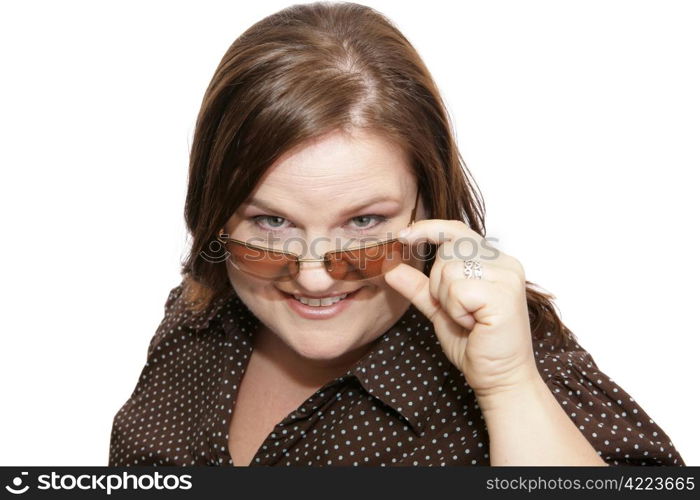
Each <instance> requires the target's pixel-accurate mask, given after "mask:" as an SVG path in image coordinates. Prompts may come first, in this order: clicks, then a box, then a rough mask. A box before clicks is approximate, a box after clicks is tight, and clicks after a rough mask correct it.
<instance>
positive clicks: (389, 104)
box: [181, 2, 575, 346]
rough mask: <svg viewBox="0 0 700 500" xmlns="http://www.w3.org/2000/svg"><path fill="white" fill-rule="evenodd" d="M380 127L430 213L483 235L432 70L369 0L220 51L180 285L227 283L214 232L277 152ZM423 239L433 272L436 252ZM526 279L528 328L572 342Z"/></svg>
mask: <svg viewBox="0 0 700 500" xmlns="http://www.w3.org/2000/svg"><path fill="white" fill-rule="evenodd" d="M355 128H363V129H366V130H371V131H372V132H375V133H378V134H382V135H383V136H384V137H385V138H387V139H389V140H391V141H394V142H395V143H396V144H398V145H399V146H400V147H402V148H403V149H404V151H406V152H407V153H408V154H409V158H411V159H412V163H411V167H412V169H413V172H414V174H415V178H416V181H417V183H418V189H419V190H420V193H421V198H422V200H423V204H424V206H425V207H426V209H427V211H428V213H429V214H430V218H434V219H448V220H452V219H457V220H462V221H464V222H466V223H467V224H468V225H469V227H471V228H472V229H473V230H474V231H476V232H477V233H479V234H480V235H481V236H484V235H485V223H484V219H485V213H484V205H483V200H482V198H481V193H480V191H479V190H478V187H477V185H476V183H475V182H474V180H473V179H472V176H471V174H470V172H469V170H468V169H467V167H466V165H465V162H464V160H463V159H462V157H461V155H460V153H459V151H458V149H457V145H456V143H455V139H454V134H453V129H452V124H451V121H450V119H449V117H448V113H447V110H446V106H445V104H444V102H443V100H442V97H441V96H440V93H439V91H438V89H437V87H436V85H435V82H433V79H432V76H431V74H430V72H429V71H428V69H427V67H426V66H425V64H424V63H423V61H422V60H421V58H420V56H419V55H418V53H417V52H416V50H415V49H414V47H413V46H412V45H411V43H410V42H409V41H408V40H407V39H406V38H405V37H404V36H403V35H402V34H401V33H400V32H399V30H398V29H397V28H396V27H395V26H394V25H393V23H392V22H391V21H390V20H389V19H387V18H386V17H384V16H383V15H382V14H380V13H379V12H377V11H375V10H373V9H372V8H370V7H367V6H364V5H359V4H355V3H349V2H317V3H311V4H298V5H292V6H290V7H288V8H285V9H283V10H281V11H279V12H277V13H275V14H272V15H270V16H268V17H266V18H264V19H262V20H261V21H259V22H257V23H256V24H254V25H253V26H251V27H250V28H249V29H248V30H246V31H245V32H244V33H243V34H242V35H241V36H240V37H239V38H238V39H236V40H235V41H234V42H233V44H232V45H231V46H230V47H229V49H228V50H227V51H226V53H225V54H224V57H223V58H222V60H221V62H220V63H219V66H218V67H217V68H216V71H215V73H214V76H213V78H212V80H211V82H210V84H209V86H208V88H207V90H206V92H205V94H204V98H203V100H202V106H201V109H200V112H199V115H198V117H197V123H196V127H195V131H194V138H193V142H192V147H191V153H190V165H189V180H188V188H187V198H186V202H185V221H186V224H187V227H188V230H189V232H190V234H191V237H192V238H191V240H192V245H191V249H190V251H189V254H188V255H187V256H186V258H185V260H184V261H183V263H182V270H181V274H182V276H183V282H184V285H185V286H184V293H185V296H186V298H187V300H188V301H189V302H190V304H191V307H192V309H193V310H202V309H203V308H205V307H207V306H208V305H209V304H211V303H212V301H214V300H218V299H220V298H223V297H224V296H226V295H227V294H228V293H230V292H231V291H232V287H231V284H230V281H229V279H228V275H227V273H226V269H225V266H224V263H223V262H221V259H218V258H217V257H216V255H215V254H216V253H217V252H219V251H220V250H221V249H220V248H217V243H216V234H217V233H218V230H219V229H220V228H221V227H223V226H224V224H225V223H226V221H227V220H228V219H229V218H230V216H231V215H232V214H233V213H234V212H235V210H236V209H237V208H238V206H239V205H240V204H241V203H242V202H243V201H245V199H246V198H247V197H248V196H249V194H250V193H251V192H252V191H253V189H254V188H255V186H256V185H257V183H258V182H259V181H260V179H261V178H262V176H263V174H264V173H265V172H266V170H267V169H268V168H269V167H270V166H271V165H272V164H273V163H274V162H275V161H276V160H277V159H278V158H280V156H281V155H282V154H284V153H285V152H288V151H290V150H291V149H292V148H294V147H297V146H300V145H302V144H303V143H305V142H306V141H308V140H310V139H314V138H318V137H319V136H322V135H324V134H326V133H328V132H332V131H336V130H344V131H351V130H352V129H355ZM435 250H436V247H435V246H432V247H431V252H430V254H429V255H428V261H427V263H426V273H427V274H429V272H430V269H431V267H432V264H433V262H434V259H435V255H436V252H435ZM535 286H536V285H534V284H533V283H531V282H530V281H527V302H528V310H529V314H530V321H531V330H532V334H533V338H536V339H538V338H542V336H544V335H547V334H549V335H551V336H553V337H554V340H555V343H556V344H557V345H562V346H566V345H569V343H570V342H571V341H572V340H575V337H574V336H573V333H572V332H571V331H570V330H569V329H568V328H567V327H566V326H565V325H564V324H563V323H562V321H561V320H560V319H559V317H558V315H557V313H556V311H555V307H554V304H553V302H552V300H553V299H554V296H552V295H550V294H547V293H546V292H544V291H537V290H536V289H535Z"/></svg>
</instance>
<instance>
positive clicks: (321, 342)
mask: <svg viewBox="0 0 700 500" xmlns="http://www.w3.org/2000/svg"><path fill="white" fill-rule="evenodd" d="M298 333H299V332H297V334H298ZM327 335H328V332H324V336H323V337H322V338H319V336H317V335H311V336H309V337H305V338H303V339H301V338H298V335H295V337H296V338H295V339H290V343H291V347H292V348H293V349H294V350H295V351H296V352H297V354H299V356H301V357H303V358H305V359H308V360H309V361H315V362H321V363H322V362H330V361H334V360H340V359H342V358H343V356H346V355H348V354H349V353H350V352H351V351H353V350H355V349H356V348H357V346H356V345H354V344H352V343H348V341H347V340H348V337H345V338H343V341H342V342H338V341H334V339H332V338H328V337H327Z"/></svg>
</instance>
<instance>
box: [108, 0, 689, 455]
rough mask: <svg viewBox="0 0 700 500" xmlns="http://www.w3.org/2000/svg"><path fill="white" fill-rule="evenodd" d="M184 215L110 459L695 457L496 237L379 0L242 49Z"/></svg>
mask: <svg viewBox="0 0 700 500" xmlns="http://www.w3.org/2000/svg"><path fill="white" fill-rule="evenodd" d="M185 218H186V222H187V225H188V228H189V231H190V232H191V233H192V237H193V241H192V249H191V252H190V254H189V257H188V258H187V260H186V261H185V262H184V264H183V269H182V275H183V281H182V283H180V284H179V285H178V286H176V287H175V288H173V289H172V290H171V292H170V295H169V296H168V299H167V301H166V304H165V317H164V319H163V321H162V323H161V324H160V326H159V327H158V330H157V331H156V333H155V335H154V337H153V338H152V340H151V343H150V345H149V349H148V361H147V363H146V366H145V367H144V368H143V371H142V373H141V377H140V379H139V382H138V384H137V386H136V388H135V390H134V392H133V394H132V395H131V397H130V398H129V399H128V401H127V402H126V403H125V404H124V405H123V406H122V407H121V408H120V410H119V411H118V413H117V414H116V416H115V418H114V422H113V428H112V435H111V443H110V456H109V464H110V465H148V464H152V465H206V464H208V465H489V464H490V465H504V464H509V465H515V464H520V465H625V464H633V465H684V462H683V459H682V458H681V456H680V455H679V453H678V452H677V451H676V449H675V448H674V446H673V444H672V443H671V440H670V438H669V437H668V435H666V433H664V431H663V430H662V429H661V428H660V427H659V426H658V425H657V424H656V423H655V422H654V421H653V420H652V419H651V418H649V416H648V415H647V414H646V413H645V412H644V410H643V409H642V408H640V407H639V406H638V405H637V403H636V402H635V401H634V399H633V398H631V397H630V396H629V395H628V394H627V393H626V392H625V391H624V390H623V389H622V388H620V387H619V386H617V385H616V384H615V383H614V382H613V381H612V380H610V378H609V377H607V376H606V375H605V374H604V373H603V372H601V371H600V370H599V369H598V367H597V366H596V364H595V362H594V361H593V358H592V357H591V356H590V354H589V353H587V352H586V351H585V350H584V349H583V348H582V347H581V345H580V344H579V343H578V342H577V340H576V339H575V337H574V335H573V334H572V332H570V331H569V330H568V329H567V328H566V326H564V325H563V324H562V323H561V321H560V319H559V318H558V316H557V314H556V313H555V309H554V305H553V303H552V302H551V299H552V296H551V295H547V294H545V293H542V292H539V291H537V290H536V289H535V286H534V285H533V283H531V282H529V281H528V280H526V278H525V272H524V269H523V266H522V265H521V263H520V262H519V261H518V260H517V259H516V258H514V257H512V256H510V255H507V254H505V253H503V252H501V251H499V250H498V249H496V248H494V247H493V246H491V245H489V243H488V241H487V240H486V238H485V236H484V235H485V228H484V211H483V203H482V201H481V199H480V196H479V193H478V190H477V189H476V185H475V184H474V182H473V181H472V180H471V179H470V175H469V172H468V170H467V169H466V167H465V166H464V163H463V160H462V158H461V156H460V154H459V152H458V150H457V148H456V145H455V140H454V137H453V133H452V130H451V125H450V123H449V120H448V116H447V113H446V110H445V107H444V104H443V102H442V100H441V98H440V96H439V93H438V90H437V88H436V87H435V84H434V82H433V81H432V79H431V77H430V73H429V72H428V70H427V69H426V67H425V66H424V64H423V62H422V61H421V59H420V58H419V56H418V54H417V53H416V52H415V50H414V49H413V47H412V46H411V44H410V43H409V42H408V41H407V40H406V39H405V38H404V37H403V36H402V35H401V33H400V32H399V31H398V30H397V29H396V28H395V27H394V26H393V25H392V24H391V23H390V22H389V21H388V20H387V19H386V18H384V17H382V16H381V15H380V14H378V13H377V12H375V11H374V10H372V9H370V8H368V7H365V6H361V5H357V4H351V3H344V4H330V3H317V4H306V5H295V6H292V7H290V8H287V9H285V10H283V11H280V12H278V13H276V14H274V15H272V16H269V17H267V18H265V19H263V20H262V21H260V22H258V23H257V24H255V25H254V26H252V27H251V28H250V29H248V30H247V31H246V32H245V33H244V34H243V35H242V36H241V37H239V38H238V39H237V40H236V41H235V42H234V43H233V44H232V45H231V47H230V48H229V50H228V51H227V52H226V54H225V55H224V57H223V59H222V61H221V63H220V64H219V67H218V68H217V70H216V72H215V74H214V77H213V79H212V81H211V83H210V85H209V87H208V89H207V90H206V93H205V96H204V100H203V103H202V108H201V111H200V114H199V117H198V120H197V125H196V130H195V133H194V141H193V144H192V151H191V158H190V176H189V186H188V192H187V200H186V206H185ZM404 228H409V231H408V233H407V234H400V231H401V230H402V229H404Z"/></svg>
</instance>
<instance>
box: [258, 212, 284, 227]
mask: <svg viewBox="0 0 700 500" xmlns="http://www.w3.org/2000/svg"><path fill="white" fill-rule="evenodd" d="M252 219H253V220H254V221H255V223H256V224H257V225H258V226H260V227H262V228H263V229H280V228H281V227H282V223H283V222H284V221H286V220H287V219H285V218H284V217H278V216H276V215H256V216H255V217H252ZM261 221H266V222H268V223H269V224H268V225H267V227H266V224H263V223H261Z"/></svg>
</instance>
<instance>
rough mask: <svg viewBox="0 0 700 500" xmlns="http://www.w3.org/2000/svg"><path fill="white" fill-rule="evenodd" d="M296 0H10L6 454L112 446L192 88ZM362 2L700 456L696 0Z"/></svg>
mask: <svg viewBox="0 0 700 500" xmlns="http://www.w3.org/2000/svg"><path fill="white" fill-rule="evenodd" d="M291 3H292V2H282V1H260V0H257V1H255V2H234V1H226V2H213V1H197V2H188V3H183V2H177V3H176V2H155V1H152V2H133V1H132V2H125V1H122V2H119V3H116V2H112V3H106V2H99V3H98V2H67V1H64V2H31V1H28V2H22V3H15V4H12V5H10V4H9V3H3V4H2V7H1V8H0V51H1V54H0V56H1V57H0V64H2V75H3V76H2V78H1V79H0V86H1V89H0V138H1V139H0V140H1V141H2V148H0V162H1V163H0V165H1V167H0V204H1V206H0V208H1V214H2V215H1V217H2V233H1V234H2V245H1V246H0V258H1V259H2V260H1V262H2V264H3V266H4V269H3V271H4V272H3V274H2V285H3V286H2V287H1V288H0V290H1V291H0V304H1V306H0V308H1V314H2V317H1V323H0V325H1V326H0V328H1V330H0V332H1V338H2V344H1V346H0V356H1V358H0V380H1V382H0V388H1V389H0V390H1V391H2V392H1V393H0V396H1V397H2V408H3V411H2V412H0V443H1V445H0V465H47V466H50V465H106V464H107V458H108V448H109V438H110V429H111V424H112V419H113V417H114V415H115V413H116V412H117V410H118V409H119V408H120V406H121V405H122V404H123V403H124V402H125V401H126V399H127V398H128V397H129V396H130V394H131V392H132V390H133V388H134V386H135V384H136V382H137V380H138V376H139V374H140V372H141V369H142V367H143V364H144V363H145V360H146V350H147V346H148V343H149V341H150V339H151V336H152V335H153V333H154V332H155V329H156V327H157V325H158V323H159V322H160V320H161V318H162V315H163V305H164V302H165V299H166V297H167V295H168V292H169V290H170V289H171V288H172V287H174V286H176V285H177V284H178V283H179V282H180V277H179V263H180V259H181V258H182V257H184V255H185V250H186V246H187V244H188V240H187V233H186V231H185V226H184V221H183V215H182V213H183V203H184V199H185V189H186V175H187V162H188V153H189V147H190V143H191V139H192V133H193V129H194V123H195V118H196V115H197V111H198V109H199V106H200V103H201V99H202V95H203V93H204V90H205V88H206V86H207V84H208V82H209V80H210V78H211V76H212V74H213V72H214V69H215V68H216V66H217V64H218V62H219V60H220V59H221V57H222V56H223V54H224V52H225V51H226V49H227V48H228V46H229V45H230V44H231V43H232V42H233V40H234V39H235V38H236V37H237V36H238V35H239V34H240V33H242V32H243V30H245V29H246V28H247V27H248V26H250V25H251V24H252V23H254V22H256V21H258V20H259V19H261V18H263V17H264V16H266V15H268V14H271V13H273V12H275V11H277V10H279V9H281V8H283V7H286V6H288V5H290V4H291ZM362 3H367V4H369V5H371V6H373V7H375V8H377V9H378V10H379V11H380V12H383V13H384V14H386V15H387V16H388V17H389V18H390V19H392V20H393V21H394V22H395V23H396V24H397V25H398V27H399V29H401V30H402V32H403V33H404V34H405V35H406V36H407V37H408V39H409V40H411V42H412V43H413V44H414V45H415V47H416V48H417V49H418V51H419V53H420V54H421V55H422V57H423V58H424V60H425V61H426V63H427V65H428V67H429V68H430V70H431V72H432V73H433V76H434V77H435V79H436V81H437V84H438V86H439V87H440V89H441V90H442V92H443V95H444V98H445V100H446V103H447V105H448V108H449V112H450V115H451V117H452V119H453V121H454V125H455V128H456V133H457V138H458V142H459V145H460V149H461V151H462V154H463V156H464V158H465V160H466V162H467V165H468V167H469V168H470V170H471V171H472V173H473V174H474V176H475V177H476V180H477V182H478V184H479V186H480V187H481V189H482V192H483V194H484V197H485V200H486V209H487V218H486V221H487V235H488V236H491V237H494V238H498V240H499V246H500V247H501V249H502V250H504V251H506V252H507V253H510V254H511V255H514V256H515V257H517V258H518V259H519V260H520V261H521V262H522V263H523V265H524V267H525V269H526V272H527V276H528V279H530V280H531V281H534V282H536V283H538V284H540V285H541V286H543V287H544V288H545V289H547V290H549V291H551V292H552V293H554V294H555V295H556V297H557V301H556V303H557V306H558V307H559V310H560V311H561V315H562V318H563V320H564V321H565V323H566V324H567V325H569V326H570V327H571V328H572V329H573V331H574V332H575V333H576V335H577V336H578V338H579V340H580V342H581V344H582V346H583V347H584V348H585V349H587V350H588V351H589V352H590V353H591V354H592V356H593V358H594V360H595V361H596V362H597V363H598V365H599V367H600V369H601V370H602V371H603V372H605V373H606V374H607V375H609V376H610V377H612V378H613V379H614V380H615V381H616V382H618V383H619V384H620V385H621V386H622V387H623V388H624V389H625V390H626V391H628V392H629V393H630V394H631V395H632V396H633V397H635V399H636V400H637V401H638V402H639V403H640V405H641V406H642V408H644V409H645V410H646V411H647V412H648V413H649V414H650V416H651V417H652V418H653V419H654V420H655V421H656V422H657V423H659V424H660V425H661V427H662V428H663V429H664V430H665V431H666V432H667V433H668V434H669V435H670V436H671V438H672V440H673V441H674V444H675V445H676V447H677V448H678V450H679V451H680V452H681V454H682V455H683V457H684V458H685V460H686V462H687V463H688V464H689V465H700V446H699V439H698V435H697V432H696V426H697V416H696V411H697V409H698V403H697V400H696V397H697V382H698V365H699V364H700V363H698V356H697V350H698V347H699V346H700V343H699V342H698V336H699V335H700V327H698V322H697V319H696V318H697V311H698V306H697V303H696V302H697V300H698V281H699V279H700V272H699V271H698V264H697V258H698V255H699V254H700V245H699V243H700V241H699V239H698V233H697V227H698V223H697V221H696V217H697V216H698V214H700V210H698V197H697V196H696V195H697V193H696V190H697V180H698V176H697V173H698V168H699V167H700V151H699V150H698V149H699V148H698V143H699V139H700V98H699V93H698V89H699V88H700V65H698V49H699V48H700V30H698V29H697V27H698V26H699V25H700V8H699V6H698V4H697V3H696V2H692V1H687V2H682V1H661V0H659V1H655V2H649V1H639V0H636V1H609V0H608V1H588V2H570V1H528V2H520V1H508V2H505V1H489V2H469V1H460V2H445V1H442V2H441V1H434V0H433V1H431V2H424V1H421V2H407V1H400V2H399V1H369V2H362ZM693 228H695V229H693Z"/></svg>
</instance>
